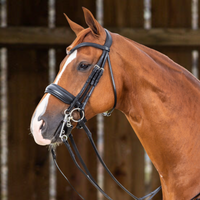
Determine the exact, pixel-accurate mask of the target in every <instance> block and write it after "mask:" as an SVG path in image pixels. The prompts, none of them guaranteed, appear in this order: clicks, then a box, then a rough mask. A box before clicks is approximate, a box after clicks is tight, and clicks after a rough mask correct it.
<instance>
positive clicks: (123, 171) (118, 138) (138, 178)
mask: <svg viewBox="0 0 200 200" xmlns="http://www.w3.org/2000/svg"><path fill="white" fill-rule="evenodd" d="M104 145H105V150H104V159H105V163H106V165H107V166H108V168H109V169H110V171H111V172H112V173H113V175H114V176H115V177H116V178H117V179H118V180H119V182H120V183H121V184H122V185H124V186H125V187H126V188H127V189H128V190H129V191H130V192H131V193H133V194H134V195H136V196H138V197H141V196H143V195H144V194H145V193H144V150H143V147H142V145H141V144H140V142H139V140H138V138H137V136H136V135H135V133H134V131H133V129H132V127H131V126H130V124H129V123H128V122H127V119H126V118H125V116H124V114H122V113H121V112H120V111H117V110H116V111H114V113H113V114H112V116H111V117H108V118H105V142H104ZM104 184H105V186H104V188H105V191H106V192H107V193H108V194H109V195H110V196H111V197H112V199H116V200H121V199H127V200H128V199H132V198H131V197H129V196H128V195H127V194H126V193H125V192H124V191H123V190H122V189H121V188H120V187H119V186H117V184H116V183H114V181H113V180H112V179H111V178H110V177H109V176H108V175H107V173H106V172H105V182H104Z"/></svg>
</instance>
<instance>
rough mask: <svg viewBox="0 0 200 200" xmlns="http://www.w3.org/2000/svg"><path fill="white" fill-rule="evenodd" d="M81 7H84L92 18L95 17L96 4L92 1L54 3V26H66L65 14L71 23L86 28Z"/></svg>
mask: <svg viewBox="0 0 200 200" xmlns="http://www.w3.org/2000/svg"><path fill="white" fill-rule="evenodd" d="M82 7H86V8H87V9H89V10H90V11H91V12H92V14H93V15H94V16H95V15H96V2H95V1H94V0H74V1H66V0H59V1H56V26H68V22H67V21H66V19H65V17H64V15H63V13H66V14H67V16H68V17H69V18H70V19H71V20H72V21H74V22H76V23H78V24H79V25H81V26H86V23H85V19H84V15H83V11H82Z"/></svg>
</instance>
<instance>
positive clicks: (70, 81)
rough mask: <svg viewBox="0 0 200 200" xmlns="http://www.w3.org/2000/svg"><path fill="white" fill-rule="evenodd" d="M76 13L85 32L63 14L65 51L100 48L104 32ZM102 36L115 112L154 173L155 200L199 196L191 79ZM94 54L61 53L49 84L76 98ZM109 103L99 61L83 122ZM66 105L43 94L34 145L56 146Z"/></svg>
mask: <svg viewBox="0 0 200 200" xmlns="http://www.w3.org/2000/svg"><path fill="white" fill-rule="evenodd" d="M83 10H84V15H85V21H86V23H87V25H88V26H89V27H88V28H87V29H84V28H83V27H81V26H80V25H78V24H76V23H75V22H72V21H71V20H70V19H69V18H68V17H67V16H66V18H67V21H68V22H69V25H70V27H71V29H72V30H73V31H74V32H75V34H76V36H77V38H76V39H75V40H74V42H73V43H72V44H71V45H70V46H69V47H68V48H67V52H69V51H70V50H71V49H72V48H74V47H75V46H77V45H78V44H80V43H83V42H92V43H96V44H100V45H103V44H104V43H105V40H106V32H105V29H104V28H103V27H102V26H101V25H100V24H99V23H98V22H97V20H96V19H95V18H94V17H93V15H92V14H91V12H90V11H88V10H87V9H85V8H84V9H83ZM110 35H111V36H112V40H113V43H112V46H111V48H110V52H109V55H110V61H111V65H112V69H113V76H114V80H115V84H116V92H117V104H116V108H117V109H119V110H120V111H122V112H123V113H124V114H125V116H126V117H127V119H128V121H129V123H130V124H131V126H132V128H133V129H134V131H135V133H136V134H137V137H138V138H139V140H140V142H141V143H142V145H143V147H144V148H145V150H146V152H147V153H148V155H149V157H150V159H151V161H152V162H153V164H154V166H155V168H156V169H157V171H158V173H159V175H160V180H161V185H162V191H163V199H164V200H177V199H178V200H189V199H192V198H193V197H194V196H196V195H197V194H198V193H199V192H200V164H199V162H200V153H199V152H200V144H199V141H200V124H198V121H199V120H200V106H199V105H200V82H199V80H197V79H196V78H195V77H194V76H193V75H192V74H191V73H190V72H188V71H187V70H186V69H184V68H183V67H181V66H180V65H178V64H176V63H175V62H173V61H172V60H171V59H169V58H168V57H166V56H165V55H163V54H161V53H159V52H157V51H155V50H152V49H150V48H148V47H145V46H143V45H141V44H138V43H136V42H134V41H132V40H129V39H127V38H125V37H122V36H120V35H118V34H115V33H110ZM101 53H102V50H100V49H98V48H94V47H90V46H88V47H82V48H79V49H78V50H76V51H74V52H73V53H72V54H70V55H66V57H65V58H64V60H63V61H62V62H61V64H60V71H59V73H58V75H57V77H56V79H55V81H54V84H57V85H59V86H61V87H62V88H64V89H66V90H67V91H69V92H70V93H71V94H73V95H74V96H76V95H77V94H78V93H79V92H80V90H81V88H82V87H83V85H84V84H85V82H86V80H87V79H88V77H89V75H90V73H91V71H92V69H93V67H94V65H95V64H96V63H97V61H98V59H99V57H100V56H101ZM114 101H115V96H114V92H113V83H112V80H111V76H110V71H109V66H108V62H106V63H105V70H104V73H103V76H102V77H101V79H100V81H99V83H98V84H97V86H96V87H95V89H94V92H93V93H92V95H91V97H90V98H89V101H88V103H87V104H86V107H85V117H86V119H87V120H89V119H90V118H92V117H93V116H95V115H97V114H98V113H103V112H105V111H107V110H109V109H111V108H112V107H113V105H114ZM68 106H69V105H67V104H65V103H63V102H62V101H60V100H59V99H57V98H56V97H54V96H53V95H51V94H45V95H44V97H43V98H42V100H41V101H40V103H39V104H38V106H37V108H36V110H35V112H34V114H33V117H32V121H31V131H32V134H33V136H34V139H35V141H36V143H38V144H39V145H49V144H51V143H55V142H57V141H58V138H57V136H55V132H56V130H57V128H58V127H59V126H60V122H61V121H62V120H63V112H64V111H65V110H66V109H67V108H68ZM74 114H76V115H77V116H75V118H76V117H77V118H78V117H79V116H78V115H79V114H78V113H74ZM193 199H196V197H195V198H193Z"/></svg>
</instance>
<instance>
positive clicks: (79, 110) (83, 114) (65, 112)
mask: <svg viewBox="0 0 200 200" xmlns="http://www.w3.org/2000/svg"><path fill="white" fill-rule="evenodd" d="M74 111H78V112H79V113H81V112H82V116H81V118H80V119H77V120H76V119H74V118H73V116H72V114H73V112H74ZM64 114H65V115H69V116H68V120H69V123H70V125H71V122H70V120H72V121H73V122H77V123H78V122H80V121H82V120H83V119H84V117H85V112H84V111H83V110H81V109H80V108H74V109H73V110H72V111H71V112H70V113H69V114H67V110H65V111H64Z"/></svg>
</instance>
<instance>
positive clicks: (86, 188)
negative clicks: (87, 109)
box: [56, 0, 97, 200]
mask: <svg viewBox="0 0 200 200" xmlns="http://www.w3.org/2000/svg"><path fill="white" fill-rule="evenodd" d="M82 6H85V7H86V8H88V9H89V10H90V11H91V12H92V13H93V14H94V16H95V14H96V2H95V1H93V0H75V1H65V0H59V1H56V28H57V29H60V30H64V31H63V36H61V35H60V36H61V37H62V38H63V39H64V40H65V41H64V42H63V41H61V43H60V44H61V45H62V46H64V48H63V47H62V48H56V66H57V67H59V65H60V62H61V61H62V59H64V57H65V56H66V47H67V46H68V45H70V44H71V43H72V42H73V40H74V39H75V34H74V33H73V32H72V31H71V30H70V29H69V25H68V22H67V21H66V19H65V17H64V16H63V13H66V14H67V15H68V16H69V17H70V18H71V20H73V21H75V22H76V23H78V24H80V25H82V26H86V25H85V20H84V15H83V11H82V8H81V7H82ZM63 27H65V28H64V29H63ZM66 30H67V31H66ZM68 33H69V34H70V36H69V34H68ZM60 36H58V35H57V36H56V38H57V39H59V38H61V37H60ZM57 70H58V69H57ZM88 128H89V129H90V130H91V131H92V132H93V134H94V140H95V141H96V140H97V137H96V133H97V127H96V118H94V119H92V120H90V121H89V122H88ZM73 135H74V139H75V141H76V143H77V146H78V148H79V151H80V153H81V155H82V157H83V159H84V161H85V163H86V165H87V166H88V169H89V170H90V172H91V174H92V175H93V177H94V179H96V177H97V162H96V161H97V160H96V157H95V155H94V154H93V153H92V152H94V151H93V149H92V147H91V145H90V143H89V141H88V139H87V137H86V136H85V133H84V131H83V130H77V129H74V130H73ZM57 155H58V162H59V163H60V164H61V168H62V169H64V172H65V173H66V175H67V176H68V178H69V180H70V182H71V183H72V185H73V186H74V187H75V188H76V189H77V191H79V192H80V194H81V195H83V197H84V198H85V199H97V190H96V189H95V188H94V187H93V186H92V185H91V184H90V183H89V181H88V180H87V179H86V178H85V177H84V176H83V175H82V174H81V173H80V172H79V170H78V169H77V168H76V167H75V165H74V163H73V161H72V160H71V158H70V156H69V154H68V152H67V149H66V148H65V147H64V146H62V147H59V148H58V149H57ZM63 158H64V159H63ZM57 199H59V200H65V199H73V200H75V199H77V200H78V199H80V197H78V195H77V194H76V193H75V192H74V191H73V190H72V189H71V188H70V186H68V184H67V183H66V181H65V180H64V179H63V177H61V176H60V174H59V173H58V174H57Z"/></svg>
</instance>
